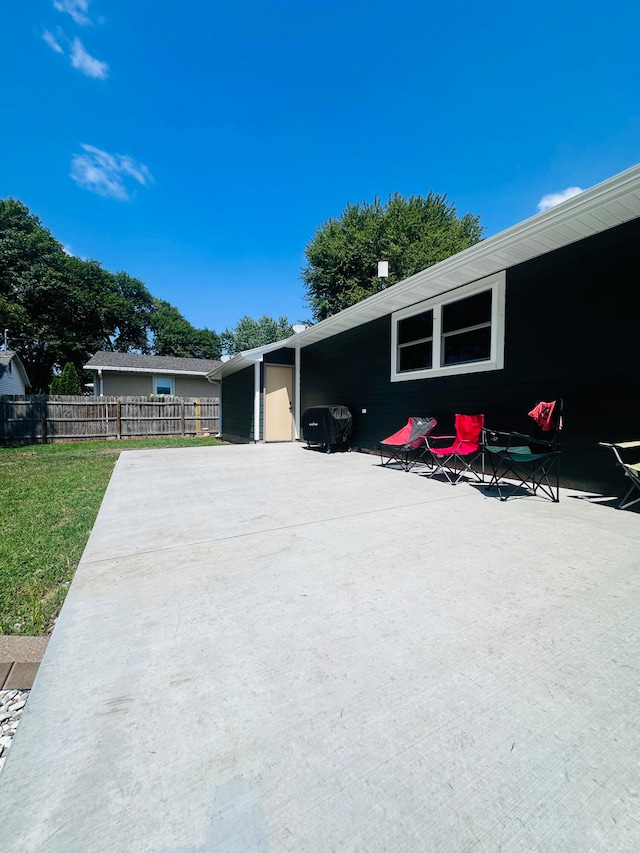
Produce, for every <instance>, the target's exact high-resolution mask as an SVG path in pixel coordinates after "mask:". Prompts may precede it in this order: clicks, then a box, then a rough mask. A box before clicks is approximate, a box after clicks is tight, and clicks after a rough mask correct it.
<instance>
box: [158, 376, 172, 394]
mask: <svg viewBox="0 0 640 853" xmlns="http://www.w3.org/2000/svg"><path fill="white" fill-rule="evenodd" d="M155 385H156V390H155V393H156V394H166V395H168V396H171V395H172V394H173V382H172V381H171V379H156V381H155Z"/></svg>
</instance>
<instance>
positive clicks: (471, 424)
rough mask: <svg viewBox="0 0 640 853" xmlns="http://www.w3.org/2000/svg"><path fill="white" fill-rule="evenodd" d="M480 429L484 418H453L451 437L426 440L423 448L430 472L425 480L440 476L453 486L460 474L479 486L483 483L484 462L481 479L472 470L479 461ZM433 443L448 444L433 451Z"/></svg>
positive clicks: (480, 446)
mask: <svg viewBox="0 0 640 853" xmlns="http://www.w3.org/2000/svg"><path fill="white" fill-rule="evenodd" d="M483 427H484V415H456V418H455V430H456V434H455V435H434V436H431V437H430V438H428V439H427V445H428V450H429V453H430V454H431V459H432V462H433V465H434V469H433V471H431V472H429V474H428V475H427V476H429V477H433V476H434V475H435V474H439V473H441V474H444V476H445V477H446V479H447V480H448V481H449V482H450V483H451V485H453V486H455V484H456V483H458V482H459V480H460V478H461V477H462V476H463V475H464V474H472V475H473V476H474V477H476V479H478V480H480V482H484V459H483V464H482V475H480V474H479V473H478V472H477V471H475V470H474V469H473V467H472V465H473V463H474V462H476V461H477V460H478V459H480V458H481V457H483V452H482V447H483V446H482V430H483ZM452 439H453V440H452ZM437 441H448V442H449V443H448V444H447V445H446V446H445V447H435V446H434V442H437Z"/></svg>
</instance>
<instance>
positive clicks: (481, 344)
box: [211, 166, 640, 490]
mask: <svg viewBox="0 0 640 853" xmlns="http://www.w3.org/2000/svg"><path fill="white" fill-rule="evenodd" d="M639 318H640V166H635V167H633V168H632V169H629V170H628V171H626V172H623V173H621V174H620V175H616V176H615V177H613V178H611V179H610V180H608V181H605V182H604V183H602V184H599V185H597V186H595V187H593V188H592V189H589V190H586V191H585V192H583V193H581V194H580V195H578V196H575V197H574V198H571V199H569V200H567V201H565V202H563V203H562V204H559V205H558V206H557V207H554V208H552V209H551V210H547V211H545V212H543V213H540V214H538V215H537V216H534V217H532V218H531V219H528V220H526V221H524V222H522V223H520V224H518V225H515V226H514V227H512V228H509V229H508V230H507V231H504V232H502V233H500V234H497V235H496V236H494V237H491V238H489V239H487V240H484V241H483V242H481V243H478V244H477V245H475V246H472V247H471V248H469V249H466V250H465V251H463V252H460V253H459V254H457V255H454V256H453V257H451V258H448V259H446V260H445V261H442V262H440V263H438V264H436V265H435V266H433V267H429V268H428V269H426V270H423V271H422V272H419V273H417V274H416V275H413V276H411V277H410V278H408V279H405V280H404V281H401V282H399V283H397V284H395V285H393V286H391V287H389V288H388V289H386V290H384V291H382V292H380V293H378V294H376V295H374V296H371V297H369V298H368V299H366V300H364V301H363V302H360V303H358V304H357V305H354V306H352V307H351V308H347V309H346V310H344V311H341V312H340V313H339V314H336V315H335V316H333V317H330V318H329V319H328V320H324V321H323V322H321V323H318V324H317V325H315V326H312V327H310V328H308V329H306V330H304V331H302V332H300V333H299V334H297V335H295V336H293V337H292V338H289V339H287V340H286V341H280V342H279V343H277V344H272V345H270V346H267V347H260V348H258V349H255V350H249V351H246V352H243V353H240V354H239V355H237V356H235V357H234V358H232V359H231V360H230V361H228V362H226V363H225V364H222V365H221V366H220V367H218V368H217V369H216V370H215V371H214V374H215V375H213V374H212V377H211V378H213V379H220V380H221V383H222V407H221V408H222V433H223V436H224V437H225V438H227V439H228V440H231V441H241V442H249V441H295V440H296V439H298V438H299V437H300V429H299V425H300V415H301V413H302V412H303V411H304V410H305V409H306V408H307V407H310V406H322V405H333V404H341V405H346V406H348V407H349V409H350V410H351V413H352V415H353V417H354V433H353V442H352V443H353V445H354V446H355V447H358V448H361V449H363V450H370V449H374V448H375V447H376V445H377V443H378V442H379V441H380V439H381V438H383V437H385V436H387V435H389V434H390V433H392V432H394V431H395V430H397V429H399V427H400V426H402V425H403V424H404V423H405V422H406V419H407V417H408V416H410V415H422V416H435V417H436V418H437V419H438V430H437V431H438V432H441V431H442V432H450V431H451V428H452V426H453V417H454V414H455V413H468V414H471V413H483V414H484V415H485V422H486V425H487V426H488V427H490V428H491V427H493V428H495V429H507V430H508V429H528V419H527V412H528V411H529V410H530V409H531V408H532V407H533V406H534V405H535V404H536V403H537V402H538V401H540V400H552V399H556V398H558V397H562V398H563V400H564V427H565V428H564V430H563V435H562V448H563V450H562V457H561V459H562V461H561V480H562V482H563V483H564V484H565V485H576V486H579V487H582V488H587V489H590V488H592V489H594V490H601V489H605V488H609V487H611V486H613V485H615V484H616V482H617V481H616V472H615V469H614V468H613V467H612V464H611V459H610V456H609V455H608V454H607V452H606V451H604V450H603V449H602V448H599V447H598V442H599V441H619V440H627V439H637V438H640V419H639V417H638V414H639V413H640V330H639V326H638V320H639ZM441 428H442V429H441Z"/></svg>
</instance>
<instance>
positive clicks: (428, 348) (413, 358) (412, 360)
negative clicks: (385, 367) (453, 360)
mask: <svg viewBox="0 0 640 853" xmlns="http://www.w3.org/2000/svg"><path fill="white" fill-rule="evenodd" d="M432 350H433V345H432V342H431V341H425V342H424V343H422V344H410V345H409V346H406V347H400V348H399V349H398V361H399V362H400V366H399V367H398V370H399V371H400V372H402V371H403V370H420V368H423V367H431V365H432Z"/></svg>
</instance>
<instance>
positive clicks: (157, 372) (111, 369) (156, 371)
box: [85, 363, 211, 379]
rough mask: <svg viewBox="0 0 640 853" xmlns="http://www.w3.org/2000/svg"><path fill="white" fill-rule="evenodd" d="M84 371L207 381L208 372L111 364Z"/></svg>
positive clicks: (91, 366) (86, 368)
mask: <svg viewBox="0 0 640 853" xmlns="http://www.w3.org/2000/svg"><path fill="white" fill-rule="evenodd" d="M85 370H102V372H103V373H146V374H148V375H149V374H151V375H153V376H165V375H166V376H197V377H199V378H200V379H208V378H209V375H210V373H211V371H209V370H172V369H170V368H164V367H158V368H155V367H115V366H114V365H112V364H96V363H94V364H90V365H86V364H85Z"/></svg>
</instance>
